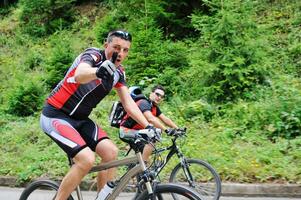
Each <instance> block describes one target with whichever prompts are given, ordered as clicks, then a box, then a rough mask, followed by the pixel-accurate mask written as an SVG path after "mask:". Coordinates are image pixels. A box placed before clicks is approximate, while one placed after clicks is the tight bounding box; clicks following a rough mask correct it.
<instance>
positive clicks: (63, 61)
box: [45, 32, 75, 88]
mask: <svg viewBox="0 0 301 200" xmlns="http://www.w3.org/2000/svg"><path fill="white" fill-rule="evenodd" d="M70 39H71V37H70V36H69V35H68V34H66V33H65V32H62V33H60V34H57V35H54V36H53V37H51V39H50V44H51V49H50V55H49V57H48V58H47V60H46V70H47V76H46V80H45V82H46V84H47V86H49V87H50V88H54V87H55V86H56V85H57V83H58V82H59V81H60V80H61V79H63V77H64V75H65V74H66V72H67V69H68V68H69V67H70V66H71V64H72V61H73V59H75V55H74V54H75V53H74V52H73V50H72V48H71V42H70Z"/></svg>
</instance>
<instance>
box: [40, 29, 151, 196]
mask: <svg viewBox="0 0 301 200" xmlns="http://www.w3.org/2000/svg"><path fill="white" fill-rule="evenodd" d="M131 39H132V38H131V35H130V34H129V33H127V32H125V31H123V30H116V31H112V32H110V33H109V34H108V37H107V39H106V42H105V43H104V50H100V49H98V48H88V49H86V50H85V51H84V52H83V53H81V54H80V55H79V56H78V57H77V58H76V59H75V60H74V62H73V64H72V65H71V67H70V68H69V70H68V72H67V74H66V75H65V77H64V79H63V80H62V81H61V82H60V83H59V84H58V85H57V86H56V88H55V89H54V90H53V91H52V92H51V94H50V95H49V96H48V98H47V100H46V103H45V106H44V108H43V111H42V114H41V119H40V124H41V127H42V129H43V131H44V132H45V133H46V134H47V135H48V136H49V137H50V138H51V139H52V140H54V141H55V142H56V143H57V144H58V145H59V146H60V147H61V148H62V149H63V150H64V151H65V152H66V153H67V155H68V156H69V157H70V158H72V159H73V161H74V164H73V165H72V167H71V168H70V170H69V172H68V173H67V174H66V176H65V177H64V178H63V180H62V183H61V185H60V187H59V190H58V193H57V195H56V198H55V199H56V200H66V199H67V198H68V197H69V195H70V194H71V192H72V191H73V190H74V189H75V188H76V186H77V185H78V184H79V183H80V182H81V180H82V178H83V177H84V176H85V175H86V174H87V173H88V172H89V170H90V169H91V168H92V166H93V164H94V161H95V156H94V152H93V151H95V152H96V153H97V154H98V155H99V156H100V157H101V162H108V161H111V160H115V159H116V158H117V151H118V149H117V147H116V145H115V144H114V143H113V142H112V141H111V140H110V139H109V137H108V135H107V133H106V132H105V131H104V130H102V129H101V128H100V126H98V125H97V124H96V123H95V122H93V121H92V120H91V119H90V118H89V115H90V113H91V112H92V110H93V108H95V107H96V105H97V104H98V103H99V102H100V101H101V100H102V99H103V98H104V97H105V96H106V95H107V94H108V93H109V92H110V91H111V90H112V88H115V89H116V90H117V93H118V96H119V97H120V101H121V103H122V104H123V106H124V108H125V110H126V111H127V113H128V114H129V115H130V116H131V117H132V118H133V119H135V120H136V121H137V122H138V123H139V124H141V127H143V128H145V127H146V128H150V129H153V128H154V127H152V126H150V125H148V124H149V123H148V121H147V120H146V118H145V117H144V115H143V114H142V113H141V111H140V110H139V108H138V107H137V105H136V104H135V102H134V101H133V99H132V98H131V96H130V95H129V91H128V88H127V86H126V82H125V72H124V69H123V67H122V65H121V63H122V61H123V60H124V59H125V58H126V56H127V55H128V52H129V49H130V45H131ZM114 176H115V170H114V169H113V170H112V169H110V170H107V171H102V172H101V173H99V174H98V182H97V185H98V190H100V189H101V188H102V187H103V186H104V184H105V183H106V182H107V181H109V180H112V179H113V178H114Z"/></svg>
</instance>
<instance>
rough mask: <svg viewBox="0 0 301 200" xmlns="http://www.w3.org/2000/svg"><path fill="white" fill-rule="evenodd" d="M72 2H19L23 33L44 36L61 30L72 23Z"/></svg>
mask: <svg viewBox="0 0 301 200" xmlns="http://www.w3.org/2000/svg"><path fill="white" fill-rule="evenodd" d="M73 2H74V0H60V1H59V0H21V1H20V3H21V6H22V12H21V16H20V20H21V24H22V26H23V30H24V32H26V33H28V34H30V35H33V36H44V35H47V34H50V33H54V32H55V31H57V30H62V29H65V28H67V27H69V26H70V25H71V23H72V22H73V21H74V19H75V18H74V16H75V13H74V9H73Z"/></svg>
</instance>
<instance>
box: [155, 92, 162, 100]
mask: <svg viewBox="0 0 301 200" xmlns="http://www.w3.org/2000/svg"><path fill="white" fill-rule="evenodd" d="M155 94H156V95H157V97H160V98H161V99H163V98H164V95H162V94H160V93H158V92H155Z"/></svg>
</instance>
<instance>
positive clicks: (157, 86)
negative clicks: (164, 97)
mask: <svg viewBox="0 0 301 200" xmlns="http://www.w3.org/2000/svg"><path fill="white" fill-rule="evenodd" d="M157 89H159V90H162V91H163V92H164V93H165V89H164V87H163V86H162V85H156V86H155V87H153V89H152V92H154V91H156V90H157Z"/></svg>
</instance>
